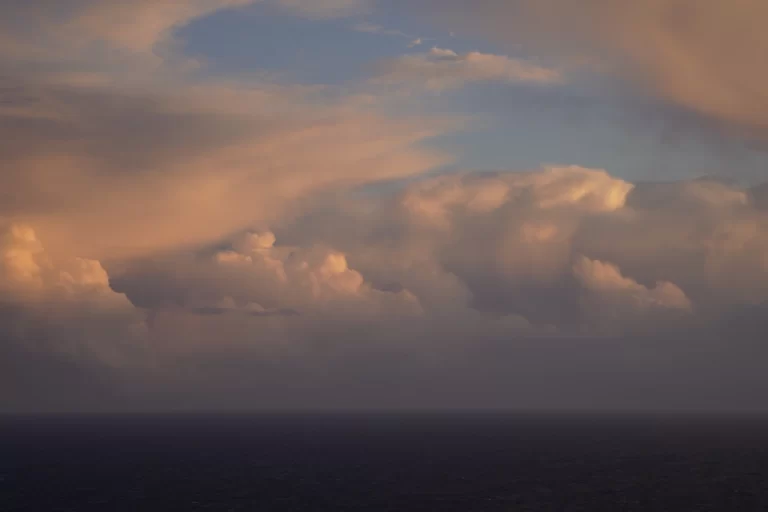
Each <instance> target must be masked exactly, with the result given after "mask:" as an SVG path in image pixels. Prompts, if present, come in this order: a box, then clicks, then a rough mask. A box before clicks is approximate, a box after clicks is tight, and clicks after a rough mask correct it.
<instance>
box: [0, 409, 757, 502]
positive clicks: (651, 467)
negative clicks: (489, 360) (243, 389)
mask: <svg viewBox="0 0 768 512" xmlns="http://www.w3.org/2000/svg"><path fill="white" fill-rule="evenodd" d="M0 510H1V511H3V512H11V511H35V512H38V511H81V510H82V511H99V512H107V511H154V510H157V511H176V510H184V511H186V510H192V511H194V510H232V511H235V510H246V511H247V510H254V511H289V510H297V511H304V510H308V511H313V510H319V511H345V510H360V511H462V512H465V511H496V510H506V511H517V510H544V511H549V510H551V511H577V510H584V511H602V510H607V511H634V510H637V511H665V512H667V511H669V512H678V511H709V510H717V511H733V512H739V511H752V510H754V511H768V421H766V420H758V419H746V418H741V419H736V418H731V419H715V418H704V417H696V418H694V417H690V418H663V417H629V416H626V417H599V416H593V417H588V416H580V417H576V416H556V415H542V416H522V415H488V414H484V415H356V416H351V415H347V416H345V415H325V416H320V415H271V416H270V415H262V416H250V417H245V416H242V417H235V416H218V417H217V416H210V417H202V416H177V417H111V418H84V417H81V418H74V417H70V418H7V417H6V418H2V417H0Z"/></svg>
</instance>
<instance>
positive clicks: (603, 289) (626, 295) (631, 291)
mask: <svg viewBox="0 0 768 512" xmlns="http://www.w3.org/2000/svg"><path fill="white" fill-rule="evenodd" d="M573 272H574V275H575V276H576V278H577V279H578V280H579V282H581V283H582V285H584V287H585V288H586V289H587V290H589V291H590V292H594V293H596V294H597V295H599V296H600V299H601V301H605V302H604V304H603V307H605V305H609V306H610V305H616V304H626V305H628V306H629V307H631V308H632V309H633V310H636V311H638V312H646V311H648V310H653V309H657V308H658V309H679V310H683V311H691V310H692V305H691V301H690V300H689V299H688V297H686V295H685V293H684V292H683V291H682V290H681V289H680V288H679V287H678V286H676V285H675V284H674V283H670V282H667V281H659V282H657V283H656V284H655V286H654V287H653V288H647V287H645V286H643V285H641V284H639V283H638V282H637V281H635V280H633V279H631V278H628V277H625V276H623V275H622V274H621V270H619V267H617V266H616V265H612V264H610V263H605V262H602V261H597V260H590V259H589V258H587V257H584V256H582V257H580V258H578V260H577V261H576V263H575V264H574V266H573Z"/></svg>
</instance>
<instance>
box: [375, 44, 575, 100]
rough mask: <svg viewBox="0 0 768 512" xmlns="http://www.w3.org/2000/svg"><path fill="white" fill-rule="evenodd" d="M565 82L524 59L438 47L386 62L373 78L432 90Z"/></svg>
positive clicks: (376, 81)
mask: <svg viewBox="0 0 768 512" xmlns="http://www.w3.org/2000/svg"><path fill="white" fill-rule="evenodd" d="M562 80H563V77H562V75H561V73H560V72H559V71H557V70H554V69H549V68H545V67H542V66H538V65H535V64H532V63H529V62H525V61H523V60H519V59H512V58H510V57H506V56H504V55H494V54H488V53H480V52H469V53H464V54H458V53H456V52H454V51H453V50H448V49H443V48H438V47H434V48H432V49H431V50H430V51H429V52H427V53H420V54H412V55H404V56H402V57H397V58H394V59H390V60H387V61H384V62H382V63H380V65H379V72H378V74H377V76H376V77H375V78H373V82H374V83H379V84H417V85H420V86H423V87H425V88H426V89H428V90H433V91H442V90H447V89H458V88H461V87H463V86H464V85H466V84H470V83H475V82H506V83H533V84H555V83H560V82H562Z"/></svg>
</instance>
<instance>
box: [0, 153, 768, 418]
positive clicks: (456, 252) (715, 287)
mask: <svg viewBox="0 0 768 512" xmlns="http://www.w3.org/2000/svg"><path fill="white" fill-rule="evenodd" d="M713 191H714V192H713ZM743 192H744V190H742V189H740V188H738V187H735V186H730V185H725V184H722V183H717V182H711V181H703V180H699V181H691V182H681V183H667V184H660V183H657V184H639V185H634V184H632V183H629V182H627V181H625V180H622V179H619V178H616V177H613V176H611V175H609V174H608V173H606V172H605V171H601V170H594V169H584V168H579V167H559V168H558V167H553V168H546V169H542V170H538V171H531V172H499V173H487V174H468V175H454V176H442V177H437V178H425V179H422V180H417V181H415V182H413V183H411V184H408V185H404V186H403V188H402V189H400V190H396V191H394V192H387V193H383V192H380V193H376V194H374V195H370V194H367V195H364V196H362V197H361V196H359V195H357V194H345V195H339V196H336V202H335V205H333V206H328V205H325V206H323V207H322V208H321V209H320V210H318V211H314V212H309V213H308V214H307V215H306V216H300V217H284V218H282V219H278V220H276V221H275V222H274V223H273V226H272V229H262V230H253V231H247V232H245V233H242V234H239V235H237V236H233V237H231V238H229V239H228V242H227V243H226V244H219V243H217V244H215V245H214V246H212V247H210V248H209V249H198V250H194V251H190V250H177V251H175V252H173V253H171V254H168V255H165V256H162V257H161V256H157V255H155V256H151V257H145V258H142V259H132V260H130V261H126V262H123V263H121V264H120V265H116V264H115V265H113V267H114V268H111V269H110V278H109V279H107V277H106V275H105V274H104V272H103V269H102V268H101V266H100V265H98V264H97V263H95V262H87V261H81V262H78V261H77V260H70V261H69V263H68V265H70V266H69V267H66V268H67V270H66V271H62V270H63V269H64V268H65V266H64V265H63V264H56V265H54V266H52V267H48V266H47V265H49V264H48V263H46V261H48V260H51V261H52V260H53V259H52V258H48V257H47V253H46V252H45V251H44V249H43V247H42V245H41V243H40V241H39V240H38V239H37V236H36V235H35V234H34V233H33V232H32V231H31V230H30V229H29V228H25V227H23V226H16V227H15V228H9V230H7V232H6V237H5V239H4V240H6V241H5V242H4V243H5V245H4V246H3V247H4V252H3V262H4V263H3V265H4V266H3V272H4V276H5V277H4V280H3V281H4V282H5V283H12V284H13V286H15V287H16V289H18V288H19V287H22V286H23V287H24V289H27V290H40V289H43V290H45V289H49V290H52V289H54V288H57V287H58V288H57V289H60V290H61V293H65V292H64V291H65V290H71V291H70V292H66V293H72V294H74V295H73V296H75V297H78V299H77V301H76V302H75V303H77V304H81V306H80V307H82V304H86V303H87V302H88V299H86V297H88V296H89V293H92V292H93V290H99V293H104V294H111V295H112V296H113V298H116V297H120V298H121V299H120V300H124V298H125V297H126V296H127V297H128V299H129V300H130V301H131V304H130V305H129V306H128V307H127V309H126V311H133V312H134V313H135V312H136V311H149V312H151V313H150V314H149V315H148V319H147V321H146V322H144V323H143V325H145V330H144V331H143V333H142V334H141V337H139V338H133V339H134V340H135V341H134V342H133V343H134V345H133V346H143V347H149V348H148V349H146V352H144V354H145V355H144V359H141V358H138V361H143V363H142V364H144V365H147V366H148V367H149V368H151V371H149V373H147V370H142V371H141V373H140V375H141V376H142V377H141V378H142V379H144V380H143V382H145V383H147V382H151V383H152V384H151V387H152V389H155V390H157V389H159V390H166V391H165V392H170V391H168V390H169V389H174V387H175V386H180V387H181V388H182V389H185V390H187V392H191V393H193V395H195V394H196V393H199V395H195V396H196V398H192V403H194V404H198V405H200V404H203V403H213V402H206V399H204V398H203V396H209V395H206V394H205V393H211V395H210V396H211V397H213V396H218V397H222V396H224V395H225V394H226V393H228V392H229V391H226V390H231V389H233V388H232V386H234V389H239V390H240V391H242V392H244V393H245V392H246V390H247V398H246V395H242V396H240V398H235V396H234V395H232V396H230V399H231V400H232V404H233V405H232V406H233V407H234V406H237V404H240V406H242V404H243V403H246V402H247V403H251V404H253V403H258V404H261V405H263V404H269V403H273V402H270V400H271V399H270V397H269V396H267V395H265V394H264V393H262V392H260V391H259V389H261V388H262V386H268V387H270V388H271V389H275V388H281V389H282V388H285V387H286V386H287V388H285V391H281V392H278V393H277V395H275V396H280V397H281V399H280V400H281V403H283V404H285V403H288V402H291V401H292V400H295V402H291V403H295V404H306V403H308V402H305V401H303V400H310V401H311V400H318V401H320V402H322V403H325V404H337V405H338V404H346V405H350V404H358V405H359V404H361V403H364V402H366V401H368V400H371V399H372V397H379V399H380V400H381V402H378V403H381V404H383V403H390V404H400V405H403V404H405V403H411V402H409V401H408V400H405V401H401V400H400V399H397V398H396V397H395V395H393V394H392V393H394V391H393V390H392V388H391V385H393V382H394V381H393V380H392V379H391V375H392V372H396V373H397V375H398V376H399V378H401V379H403V380H402V383H403V385H407V386H414V388H413V389H414V390H415V391H414V393H415V394H414V395H413V397H412V398H413V400H415V402H413V403H414V404H415V403H424V402H419V400H427V401H429V402H430V403H432V404H437V403H441V402H440V400H441V399H440V398H439V397H440V396H442V394H441V393H438V392H436V394H435V393H433V392H432V391H429V389H431V388H429V386H427V387H424V386H425V385H424V384H423V382H424V380H423V379H425V378H427V377H425V376H427V375H428V376H429V377H428V379H429V381H430V382H433V383H434V385H439V386H443V389H444V390H451V396H453V398H452V399H451V400H448V401H447V403H453V404H457V403H465V402H463V401H462V399H459V398H457V397H459V396H465V397H470V396H472V397H478V396H480V395H477V394H475V393H481V395H482V396H485V397H486V399H488V400H490V402H489V403H492V404H497V405H498V404H503V403H516V404H518V405H519V404H520V403H525V399H524V397H522V396H517V395H514V394H513V395H509V394H508V393H507V394H503V396H502V395H498V396H497V395H494V391H492V389H491V388H489V387H486V386H485V385H484V384H480V382H486V381H485V380H484V379H483V378H481V376H482V375H486V376H489V375H494V377H493V378H492V382H493V383H494V386H496V385H497V386H501V387H500V388H499V389H498V390H497V392H499V393H501V391H500V390H502V389H506V390H509V389H511V388H514V385H513V383H514V382H518V383H519V384H520V385H525V386H526V387H527V388H529V389H531V386H533V387H534V388H535V387H536V386H538V385H540V384H541V376H542V374H546V375H547V379H550V381H551V382H552V383H558V384H556V386H558V389H560V388H559V386H565V385H566V383H567V386H569V389H570V390H571V391H570V392H573V393H574V395H573V396H572V397H571V399H569V400H577V397H579V396H580V397H581V398H580V399H586V398H585V397H591V399H592V400H597V402H595V403H600V404H611V403H612V404H616V402H615V401H612V400H614V399H616V398H617V397H619V396H621V393H618V392H617V393H618V394H617V396H616V397H613V398H611V397H608V396H605V397H602V398H599V399H598V398H595V397H597V396H598V395H600V392H599V391H598V390H595V389H593V388H590V387H589V386H587V385H586V383H585V381H583V380H580V378H579V377H577V375H579V374H582V373H581V372H589V371H590V369H595V365H596V364H597V365H598V366H600V365H603V364H605V365H608V366H611V367H612V368H614V369H618V368H623V369H622V372H623V373H622V374H623V375H624V377H622V378H626V379H628V380H627V385H630V383H633V384H631V385H642V384H641V383H642V382H643V377H641V376H640V374H639V373H637V372H639V371H641V369H642V368H646V369H647V368H648V367H649V366H648V365H650V367H653V368H656V369H657V370H658V369H659V368H661V367H662V366H658V365H656V366H654V365H655V364H656V363H654V362H653V360H655V359H654V358H664V361H665V362H664V364H665V365H671V366H672V367H675V368H678V367H679V368H686V371H693V372H694V376H693V377H691V378H698V377H696V376H697V375H698V376H700V377H701V379H703V380H702V382H705V381H706V379H707V378H709V377H706V376H707V375H710V374H709V373H707V371H708V370H706V368H704V367H702V369H700V370H691V369H690V368H691V366H690V365H691V364H694V363H692V362H691V360H690V358H685V357H682V355H681V356H680V359H679V362H674V360H669V358H673V359H674V358H675V357H677V355H675V354H677V351H679V352H680V354H683V353H686V351H687V350H690V349H691V343H694V342H695V343H696V344H697V346H700V347H703V346H712V344H713V343H722V342H723V341H722V340H721V339H720V338H718V337H713V336H714V335H713V333H719V332H723V330H726V331H727V330H728V329H734V328H735V324H734V323H733V322H735V321H736V320H735V319H738V325H739V326H741V327H740V328H739V330H738V332H739V339H736V340H731V341H730V343H733V344H734V347H733V350H736V352H737V353H738V351H739V350H745V349H743V348H742V349H739V348H738V347H740V346H741V347H747V346H750V345H749V343H753V342H756V340H757V338H759V337H760V334H759V333H760V328H759V325H760V323H759V318H760V315H761V314H762V313H761V311H762V309H761V307H762V306H761V303H762V302H764V301H765V300H766V297H768V281H766V280H765V279H763V278H762V276H765V275H766V273H765V269H766V267H765V265H766V260H765V255H766V254H768V218H766V213H765V211H763V210H761V209H760V208H758V206H757V205H756V204H755V203H754V202H753V199H752V198H751V195H750V194H747V195H746V196H742V195H741V194H742V193H743ZM742 197H746V200H745V201H746V202H745V201H743V200H742V199H741V198H742ZM659 247H664V250H662V251H660V250H659ZM51 265H52V264H51ZM46 268H51V269H54V270H48V271H45V270H44V269H46ZM46 272H47V273H46ZM11 275H13V276H15V277H14V278H13V279H10V276H11ZM726 275H728V278H727V279H725V278H724V277H725V276H726ZM40 276H44V277H43V278H40ZM87 290H91V291H90V292H88V291H87ZM113 290H116V291H113ZM7 293H10V292H7ZM45 293H48V292H45ZM122 294H125V295H122ZM6 296H7V297H9V296H10V295H6ZM15 297H16V299H14V300H15V301H16V304H21V302H19V299H18V297H20V296H19V295H16V296H15ZM123 304H124V303H123ZM24 307H25V309H26V310H28V311H32V310H33V309H34V308H31V307H30V306H24ZM90 311H91V313H89V315H91V316H90V318H91V321H92V322H95V320H93V319H94V318H96V317H94V316H93V315H94V311H100V312H101V313H103V310H90ZM101 313H100V315H101V316H98V317H97V318H99V319H100V320H99V321H98V322H96V325H111V326H113V327H114V326H116V325H117V326H119V325H124V326H125V325H131V324H130V323H127V324H121V323H120V322H116V323H115V320H114V319H113V320H109V321H106V323H104V322H105V319H108V318H110V317H108V316H104V315H103V314H101ZM38 318H39V317H38ZM131 318H135V317H131ZM59 325H62V324H59ZM25 332H27V334H26V336H27V339H28V337H29V331H25ZM94 332H104V331H98V330H92V331H91V333H94ZM734 332H735V331H734ZM17 336H18V333H17ZM73 336H74V335H73ZM755 336H757V338H755ZM89 339H93V338H89ZM601 339H605V340H606V343H609V345H605V344H603V343H602V342H600V341H597V340H601ZM661 340H665V343H666V344H665V345H664V346H663V347H662V346H660V345H659V343H661ZM749 340H752V341H749ZM89 343H90V342H89ZM745 343H746V345H745ZM107 346H110V345H107ZM121 346H122V345H121ZM686 347H687V348H686ZM628 351H629V352H631V353H633V354H635V356H633V357H634V358H635V359H633V360H634V361H637V364H638V366H637V367H633V366H631V365H630V366H626V365H627V364H628V363H627V361H628V359H626V357H627V356H626V354H627V353H628ZM697 353H701V354H706V353H707V352H705V351H704V352H702V351H701V350H699V352H697ZM146 354H151V357H149V356H147V355H146ZM702 357H704V356H702ZM595 358H598V359H599V360H600V361H603V362H602V363H599V364H598V363H595V362H594V361H595ZM149 361H151V364H150V363H149ZM501 361H504V363H503V364H502V363H501ZM590 361H591V362H590ZM235 362H237V363H235ZM142 364H139V363H134V366H133V368H134V369H133V370H131V371H132V372H137V371H139V370H138V368H142ZM695 364H705V363H704V362H703V360H702V361H700V362H699V363H695ZM734 364H736V363H734ZM497 365H498V366H497ZM737 366H738V367H739V368H741V369H742V370H743V369H744V368H745V366H744V365H742V364H741V363H738V365H737ZM527 367H532V368H536V372H534V373H528V371H527V370H526V368H527ZM318 368H325V371H323V372H319V370H318ZM659 371H660V370H659ZM455 372H459V373H461V374H463V375H465V376H467V378H468V379H469V378H471V379H474V380H473V382H475V383H474V384H472V383H470V382H469V381H467V380H462V382H463V384H462V386H464V388H463V389H464V391H463V392H462V391H461V390H460V389H459V388H457V387H453V386H451V384H450V383H451V382H452V379H454V378H455V375H456V373H455ZM488 372H491V373H490V374H489V373H488ZM497 372H498V373H497ZM542 372H543V373H542ZM129 375H133V373H130V372H129ZM366 375H367V377H365V376H366ZM388 375H389V377H387V376H388ZM452 375H453V377H451V376H452ZM655 375H656V377H655V378H662V377H659V374H658V373H657V374H655ZM373 376H376V379H381V380H376V379H374V380H376V382H387V383H389V384H386V385H384V388H379V387H377V385H376V384H375V383H374V381H371V380H369V379H372V378H373ZM130 378H131V379H133V378H134V377H130ZM663 378H666V377H663ZM478 379H479V380H478ZM670 379H671V377H670ZM296 380H298V381H301V382H306V383H307V386H300V387H299V388H297V387H295V385H291V384H290V383H291V382H295V381H296ZM204 382H207V383H208V384H205V385H204V384H203V383H204ZM212 382H213V383H214V384H211V383H212ZM352 382H356V383H358V385H359V386H360V387H358V386H352V388H349V386H350V385H351V383H352ZM614 382H615V381H614ZM406 383H407V384H406ZM419 383H422V384H419ZM523 383H525V384H523ZM537 383H538V384H537ZM369 385H370V386H372V387H368V386H369ZM489 385H490V384H489ZM553 385H555V384H553ZM169 386H170V387H169ZM218 386H222V387H221V389H219V387H218ZM585 386H586V387H585ZM340 387H341V388H343V389H357V390H358V391H359V393H360V394H359V395H358V394H356V393H352V392H351V391H350V392H346V391H339V389H340ZM310 388H311V390H310ZM291 389H292V390H293V391H290V390H291ZM536 389H539V388H536ZM189 390H197V391H189ZM334 390H335V391H334ZM446 392H447V391H446ZM538 392H539V391H536V392H535V393H538ZM136 393H138V396H144V395H142V394H141V393H139V391H136ZM457 393H458V394H457ZM462 393H468V394H467V395H464V394H462ZM535 393H534V394H535ZM580 393H581V394H580ZM585 393H586V394H585ZM395 394H396V393H395ZM545 394H546V393H545ZM492 396H494V397H495V398H493V399H492V400H491V399H490V398H489V397H492ZM512 396H516V398H514V399H512V398H511V397H512ZM537 396H539V395H537ZM559 396H560V397H561V398H562V395H559ZM654 396H656V395H654ZM309 397H314V398H311V399H310V398H309ZM417 397H421V398H417ZM273 398H274V397H273ZM550 399H551V400H553V401H552V402H551V403H555V404H556V403H563V402H558V401H557V399H556V398H554V397H550V398H546V397H544V396H543V395H542V396H539V398H537V401H536V403H545V402H547V400H550ZM137 400H138V398H137ZM142 400H143V399H142ZM467 400H469V398H467ZM510 400H511V401H512V402H510ZM521 400H522V402H521ZM286 401H287V402H286ZM542 401H543V402H542ZM139 403H145V402H141V401H140V402H139ZM548 403H549V402H548ZM568 403H573V402H572V401H569V402H568Z"/></svg>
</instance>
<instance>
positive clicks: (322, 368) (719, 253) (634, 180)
mask: <svg viewBox="0 0 768 512" xmlns="http://www.w3.org/2000/svg"><path fill="white" fill-rule="evenodd" d="M766 15H768V4H766V3H765V2H763V1H762V0H733V1H731V2H720V1H716V0H712V1H709V0H705V1H701V0H647V1H644V2H635V1H633V0H579V1H572V0H472V1H469V0H408V1H406V0H130V1H128V0H124V1H120V0H114V1H103V0H0V162H2V164H0V413H71V412H88V413H112V412H184V411H214V412H215V411H221V412H224V411H261V410H340V409H343V410H348V409H351V410H402V409H409V410H410V409H416V410H443V409H470V410H471V409H477V410H481V409H504V410H574V411H586V410H589V411H595V410H599V411H708V412H742V411H754V412H766V410H767V409H768V405H766V401H765V396H766V394H765V393H766V390H768V373H766V372H765V371H764V367H763V364H762V361H764V360H765V357H766V356H768V345H766V341H765V340H766V339H768V175H766V172H767V171H768V145H767V143H768V68H766V66H765V65H764V57H765V55H766V54H768V33H766V32H765V31H764V30H762V25H760V24H761V23H762V20H764V19H765V18H766Z"/></svg>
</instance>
